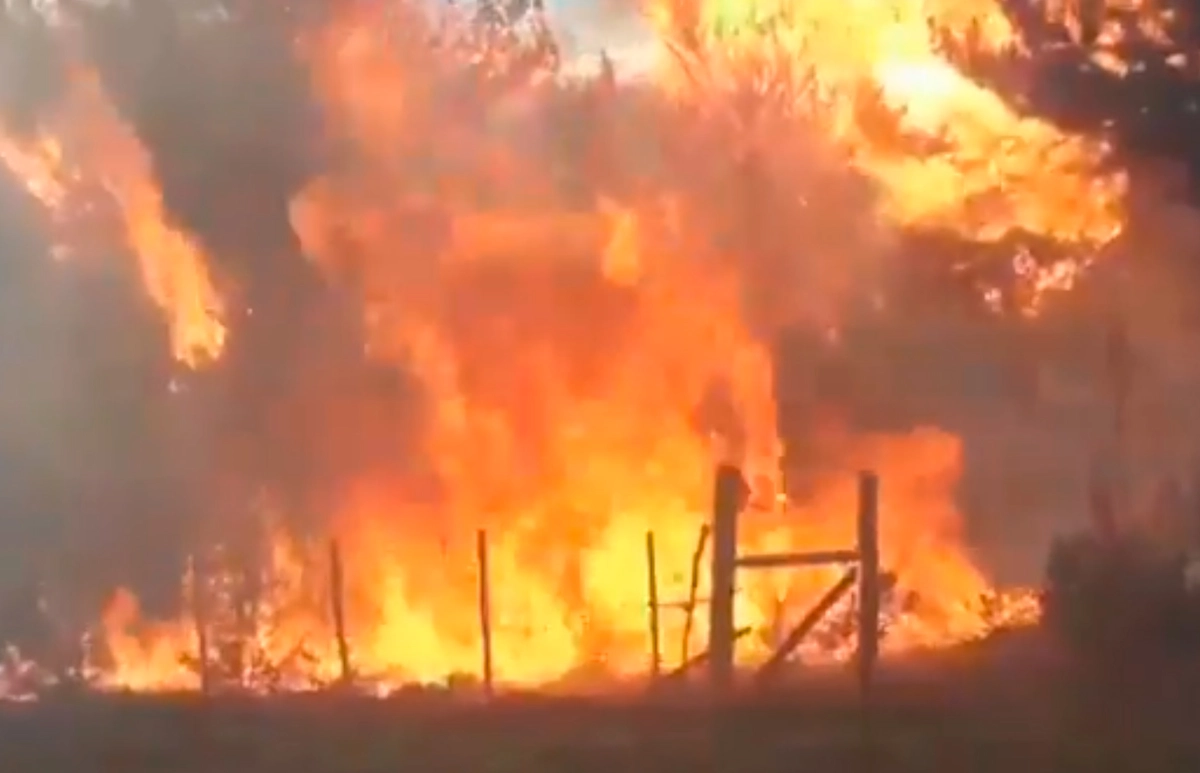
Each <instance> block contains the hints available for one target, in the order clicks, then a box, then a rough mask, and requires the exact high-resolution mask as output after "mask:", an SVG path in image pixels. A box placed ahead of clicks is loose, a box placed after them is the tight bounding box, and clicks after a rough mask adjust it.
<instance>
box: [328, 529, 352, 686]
mask: <svg viewBox="0 0 1200 773" xmlns="http://www.w3.org/2000/svg"><path fill="white" fill-rule="evenodd" d="M345 592H346V590H345V574H344V571H343V569H342V553H341V550H339V549H338V542H337V540H336V539H333V540H330V541H329V595H330V605H331V608H332V612H333V631H334V634H335V635H336V636H337V650H338V662H339V663H340V664H341V669H342V684H350V682H351V680H352V679H353V672H352V671H351V667H350V645H349V644H348V643H347V641H346V609H345Z"/></svg>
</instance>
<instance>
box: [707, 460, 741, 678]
mask: <svg viewBox="0 0 1200 773" xmlns="http://www.w3.org/2000/svg"><path fill="white" fill-rule="evenodd" d="M713 489H714V490H713V511H712V579H711V583H712V584H711V587H712V598H711V599H710V600H709V604H708V619H709V623H708V675H709V681H710V683H711V686H712V688H713V690H714V691H717V692H726V691H728V690H729V689H730V688H731V687H732V686H733V676H734V674H733V646H734V634H735V631H734V628H733V596H734V592H735V587H734V575H735V574H736V571H737V535H738V515H739V513H740V512H741V510H742V507H743V506H744V505H745V501H746V495H747V491H748V488H747V485H746V481H745V479H744V478H743V477H742V471H741V470H740V469H739V468H738V467H736V466H735V465H731V464H722V465H720V466H718V467H717V470H716V481H715V484H714V487H713Z"/></svg>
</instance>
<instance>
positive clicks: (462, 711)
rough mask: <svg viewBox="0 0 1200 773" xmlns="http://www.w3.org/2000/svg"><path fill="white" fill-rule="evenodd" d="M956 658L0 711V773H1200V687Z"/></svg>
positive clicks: (1145, 675)
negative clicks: (870, 703)
mask: <svg viewBox="0 0 1200 773" xmlns="http://www.w3.org/2000/svg"><path fill="white" fill-rule="evenodd" d="M1194 677H1195V675H1192V674H1188V675H1183V674H1181V673H1179V672H1178V670H1173V671H1172V672H1171V673H1169V674H1168V673H1166V672H1164V671H1162V670H1157V669H1151V668H1148V667H1147V668H1145V669H1140V670H1139V673H1137V674H1134V673H1133V672H1123V673H1110V674H1108V675H1106V676H1105V677H1103V678H1101V677H1098V676H1096V675H1095V674H1089V675H1086V676H1083V675H1081V674H1080V673H1079V671H1078V670H1077V669H1074V668H1070V667H1067V666H1064V665H1062V664H1050V663H1047V662H1043V661H1034V660H1029V659H1024V658H1020V657H1018V658H1008V657H1000V656H995V655H993V654H983V655H981V654H979V653H970V652H965V651H964V652H963V653H955V654H950V655H943V656H939V657H938V658H937V659H936V660H931V661H927V662H925V663H914V664H904V665H900V666H896V665H893V666H891V667H889V668H888V669H887V670H886V671H885V672H884V673H883V675H882V677H881V681H880V684H879V687H878V690H877V692H876V696H875V707H874V710H873V712H872V713H871V715H870V720H869V721H864V715H863V713H862V712H861V711H860V710H859V706H858V704H857V696H856V693H855V691H854V690H853V689H852V686H851V685H850V683H849V681H848V679H847V678H846V676H845V675H844V674H832V675H825V676H813V677H806V678H803V679H797V680H795V681H794V683H792V684H789V685H787V686H786V687H781V688H780V689H779V690H778V691H776V692H774V693H772V694H769V695H761V694H760V695H754V696H743V697H741V698H739V699H737V700H735V701H732V702H725V703H721V704H716V703H714V702H712V701H709V700H707V699H706V698H705V697H704V696H702V695H699V694H691V695H680V694H675V695H660V696H656V697H653V698H647V697H644V696H639V697H636V698H631V697H628V696H627V697H624V698H565V697H548V696H533V695H527V696H517V695H513V696H505V697H502V698H499V699H497V700H496V701H494V702H492V703H491V704H490V705H484V704H482V703H481V702H479V701H477V700H470V699H466V698H463V697H462V696H453V695H448V694H438V693H429V692H420V691H413V692H411V693H404V694H401V695H397V696H394V697H392V698H389V699H387V700H372V699H367V698H361V697H355V696H345V695H310V696H288V697H279V698H272V699H258V700H253V699H246V698H241V699H239V698H222V699H215V700H212V701H209V702H207V703H206V702H204V701H201V700H200V699H198V698H197V697H194V696H177V697H149V696H76V697H75V698H72V699H66V698H60V699H55V700H46V701H43V702H41V703H38V704H23V705H18V704H13V705H9V706H5V707H3V708H2V709H0V770H2V771H3V773H90V772H91V771H97V772H100V771H104V772H106V773H107V771H113V772H114V773H202V772H203V773H209V772H210V771H211V772H212V773H218V772H219V773H389V772H392V771H395V772H397V773H400V772H402V771H403V772H405V773H407V772H410V771H411V772H413V773H442V772H445V773H509V772H510V771H511V772H512V773H517V772H518V771H520V772H521V773H560V772H561V773H721V772H723V771H729V773H776V772H778V773H797V771H803V770H810V771H819V772H820V773H838V772H839V771H856V772H858V771H863V772H865V773H891V772H892V771H896V772H897V773H899V772H900V771H913V772H916V771H930V772H931V773H933V772H935V771H936V773H951V772H953V773H960V772H969V771H997V772H998V773H999V772H1000V771H1004V773H1038V772H1040V771H1046V773H1071V772H1072V771H1079V772H1080V773H1101V772H1102V771H1113V772H1114V773H1115V772H1117V771H1129V772H1130V773H1158V772H1159V771H1162V772H1163V773H1166V772H1167V771H1181V773H1182V772H1183V771H1188V772H1189V773H1190V772H1191V771H1195V770H1200V735H1198V734H1197V733H1196V732H1195V731H1196V729H1197V725H1200V711H1198V710H1197V709H1200V689H1196V688H1197V687H1200V678H1194Z"/></svg>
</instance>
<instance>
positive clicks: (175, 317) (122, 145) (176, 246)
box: [0, 71, 225, 366]
mask: <svg viewBox="0 0 1200 773" xmlns="http://www.w3.org/2000/svg"><path fill="white" fill-rule="evenodd" d="M52 129H53V131H51V130H50V129H47V130H45V131H44V132H43V133H42V134H41V135H40V136H39V137H37V138H36V139H34V140H33V141H22V140H20V139H19V138H16V137H11V136H7V135H5V134H3V133H2V132H0V162H3V163H4V165H5V166H6V167H7V168H8V170H9V171H10V172H11V173H12V174H13V176H14V177H16V178H17V179H18V180H20V181H21V182H23V184H24V186H25V189H26V190H27V191H28V192H29V194H30V195H31V196H33V197H34V198H35V199H36V200H37V201H38V202H39V203H40V204H41V205H42V206H43V207H45V208H46V210H47V211H48V213H49V214H50V217H51V220H52V222H53V223H54V226H55V230H56V233H55V234H54V240H55V242H56V244H57V246H58V248H59V250H60V251H61V252H62V253H64V254H67V255H77V254H91V253H92V252H93V251H95V250H96V249H97V247H96V245H95V244H94V243H93V242H94V241H96V240H97V239H99V240H100V241H101V243H102V244H103V245H104V248H107V249H111V248H112V246H113V245H112V243H111V241H110V240H109V239H107V238H106V237H107V235H109V234H114V233H115V234H117V236H116V237H115V238H116V240H119V241H124V242H125V243H126V244H127V246H128V248H129V249H130V250H132V252H133V254H134V256H135V257H136V258H137V264H138V268H139V271H140V274H141V277H142V283H143V286H144V287H145V290H146V293H147V294H148V295H149V296H150V298H151V300H153V301H154V303H155V305H156V306H158V308H159V309H160V310H161V311H162V313H163V315H164V316H165V317H166V322H167V326H168V330H169V332H170V339H171V348H172V351H173V352H174V353H175V356H176V357H177V358H178V359H179V360H181V361H183V362H186V363H188V364H189V365H193V366H196V365H199V364H202V363H204V362H209V361H212V360H213V359H214V358H216V357H218V356H219V355H220V353H221V350H222V347H223V346H224V342H225V328H224V325H223V324H222V322H221V315H222V313H223V309H222V302H221V298H220V296H219V295H218V293H217V291H216V288H215V287H214V285H213V283H212V280H211V277H210V275H209V264H208V261H207V259H206V258H205V256H204V254H203V252H202V250H201V249H200V247H199V245H198V244H197V243H196V242H195V240H194V239H193V238H192V237H190V236H188V235H187V234H186V233H185V232H184V231H182V230H181V229H180V228H178V227H176V226H175V225H173V224H171V223H170V222H169V219H168V218H167V213H166V211H165V209H164V207H163V202H162V195H161V193H160V192H159V189H158V183H157V182H156V181H155V179H154V170H153V166H152V163H151V159H150V157H149V155H148V154H147V152H146V150H145V149H144V148H143V147H142V145H141V143H140V142H139V141H138V138H137V136H136V135H135V134H134V132H133V130H132V129H131V128H130V127H129V126H128V125H126V123H125V122H124V120H123V119H122V118H121V117H120V115H119V114H118V113H117V111H116V109H115V108H114V107H113V106H112V104H111V103H110V101H109V100H108V98H107V96H106V95H105V93H104V89H103V87H102V85H101V83H100V81H99V78H98V77H97V76H96V75H95V73H92V72H88V71H81V72H79V73H77V74H76V76H75V78H74V82H73V89H72V91H71V93H70V96H69V98H68V101H67V103H66V104H65V105H64V106H63V109H62V110H61V112H60V113H59V114H58V115H55V116H54V117H53V121H52ZM85 221H99V223H98V224H96V223H94V222H89V223H88V225H90V226H91V227H86V228H85V227H84V222H85ZM119 241H118V243H119Z"/></svg>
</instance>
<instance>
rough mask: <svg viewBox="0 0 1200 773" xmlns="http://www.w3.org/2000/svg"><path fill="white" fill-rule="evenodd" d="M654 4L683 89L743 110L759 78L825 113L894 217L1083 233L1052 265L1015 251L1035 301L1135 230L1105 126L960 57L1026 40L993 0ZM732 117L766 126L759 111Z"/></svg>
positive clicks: (997, 232) (1073, 236)
mask: <svg viewBox="0 0 1200 773" xmlns="http://www.w3.org/2000/svg"><path fill="white" fill-rule="evenodd" d="M653 8H654V11H655V13H654V14H653V18H654V19H655V20H656V22H657V24H658V26H659V28H660V29H661V30H662V32H663V37H664V39H665V40H666V41H667V43H668V45H669V46H670V50H671V51H672V52H673V53H674V57H673V59H672V61H673V62H675V63H676V65H677V66H676V67H674V68H672V69H671V70H670V71H669V73H670V80H671V82H672V83H674V84H675V85H676V88H677V89H678V90H679V91H680V92H681V94H682V96H683V97H684V98H689V99H696V100H711V98H712V94H713V93H714V92H716V93H724V94H727V95H731V96H730V98H729V100H728V101H729V104H730V106H729V108H728V109H730V110H732V111H735V112H737V111H741V112H742V113H744V112H745V111H743V110H742V109H741V108H740V107H739V105H741V104H743V103H744V102H746V99H745V97H744V96H743V97H738V96H737V95H739V94H742V95H744V94H746V93H747V92H748V93H749V94H751V95H753V96H752V97H751V99H750V100H749V101H750V102H751V103H755V104H762V103H766V104H774V105H776V106H777V108H776V109H778V110H781V111H784V112H790V113H801V114H803V115H804V116H805V117H806V118H808V119H809V120H816V121H818V122H819V123H820V124H821V125H822V127H823V128H824V130H825V131H826V132H827V134H828V135H829V136H831V137H833V138H835V140H836V142H837V143H838V144H839V145H840V147H841V149H842V151H843V152H844V153H845V154H846V156H847V157H848V159H849V161H850V163H852V164H853V165H854V166H856V167H858V168H859V169H861V170H863V171H864V172H865V173H866V174H867V175H868V177H870V178H871V179H872V180H874V181H875V182H876V183H877V184H878V186H879V189H880V190H881V192H882V196H881V198H880V202H879V208H880V212H881V214H882V215H883V216H885V217H886V218H887V219H888V220H889V221H891V222H895V223H898V224H901V225H905V226H915V227H920V228H933V229H939V230H947V231H950V232H955V233H959V234H961V235H962V236H963V237H965V238H967V239H969V240H972V241H981V242H997V241H1002V240H1006V239H1012V238H1017V239H1020V238H1022V237H1029V236H1033V237H1043V238H1048V239H1051V240H1053V241H1056V242H1059V243H1065V244H1071V245H1076V246H1077V250H1076V254H1075V255H1074V256H1073V257H1071V258H1068V259H1062V260H1056V261H1053V262H1050V263H1049V264H1048V265H1044V266H1038V265H1036V264H1030V263H1028V262H1027V261H1025V262H1021V261H1019V260H1018V259H1014V271H1016V272H1017V273H1020V274H1022V276H1023V277H1025V278H1026V279H1027V280H1028V284H1029V285H1030V289H1031V290H1032V292H1031V293H1030V294H1029V299H1028V301H1027V302H1026V305H1027V311H1029V312H1031V313H1032V312H1035V311H1036V309H1037V307H1038V306H1039V304H1040V303H1041V300H1042V298H1043V296H1044V294H1045V293H1046V292H1047V291H1053V290H1064V289H1070V288H1071V287H1072V286H1074V284H1075V282H1076V281H1077V280H1078V277H1079V276H1080V274H1081V273H1082V272H1083V271H1084V270H1086V268H1087V266H1088V265H1090V263H1091V262H1092V261H1093V260H1094V258H1095V256H1096V255H1097V253H1098V252H1099V250H1100V249H1101V248H1102V247H1103V246H1105V245H1106V244H1108V243H1109V242H1111V241H1112V240H1113V239H1115V238H1116V237H1117V236H1118V235H1119V234H1120V233H1121V231H1122V229H1123V226H1124V197H1125V193H1126V188H1127V180H1126V177H1125V175H1124V173H1122V172H1114V171H1107V170H1105V168H1104V164H1105V161H1106V159H1107V157H1108V155H1109V149H1108V146H1107V145H1106V143H1105V142H1104V141H1103V140H1096V139H1091V138H1085V137H1078V136H1073V135H1069V134H1065V133H1063V132H1062V131H1060V130H1058V129H1057V128H1056V127H1055V126H1053V125H1052V124H1049V123H1047V122H1046V121H1043V120H1039V119H1037V118H1033V117H1028V116H1023V115H1021V114H1019V113H1018V112H1017V110H1015V109H1014V108H1013V107H1012V106H1011V105H1009V104H1008V103H1006V102H1005V101H1004V100H1003V99H1002V98H1001V97H1000V96H999V95H997V94H996V93H995V92H993V91H990V90H989V89H988V88H987V87H986V86H985V85H983V84H982V83H979V82H977V81H975V80H972V79H971V78H970V77H968V76H967V75H966V74H964V73H963V72H962V71H961V70H960V69H959V68H958V67H956V65H955V62H954V61H953V59H952V54H953V53H954V52H956V51H959V50H965V51H966V52H967V54H968V55H977V54H983V55H988V56H1003V57H1007V58H1010V59H1011V58H1018V57H1020V56H1021V55H1022V53H1023V50H1024V49H1023V44H1022V41H1021V39H1020V37H1019V35H1018V34H1017V32H1016V30H1015V29H1014V28H1013V27H1012V24H1011V22H1010V21H1009V19H1008V17H1007V16H1006V15H1005V13H1004V11H1003V10H1002V9H1001V7H1000V5H999V4H997V3H995V2H993V0H965V1H964V0H950V1H945V0H860V1H859V2H855V3H853V4H852V5H850V6H847V5H846V4H845V3H823V2H802V1H801V0H760V1H758V2H738V3H724V2H719V1H718V0H710V1H707V2H706V1H705V0H695V2H691V1H690V0H679V1H678V2H670V1H669V0H664V2H661V3H655V4H654V6H653ZM739 99H741V102H739V101H737V100H739ZM756 109H758V110H761V109H762V108H761V107H759V108H756ZM735 120H737V121H738V122H739V123H741V124H748V126H747V127H746V128H749V129H750V130H753V129H754V122H755V118H754V116H753V114H751V115H750V116H746V115H744V114H739V115H738V116H737V118H736V119H735ZM1021 256H1022V253H1018V258H1020V257H1021Z"/></svg>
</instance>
